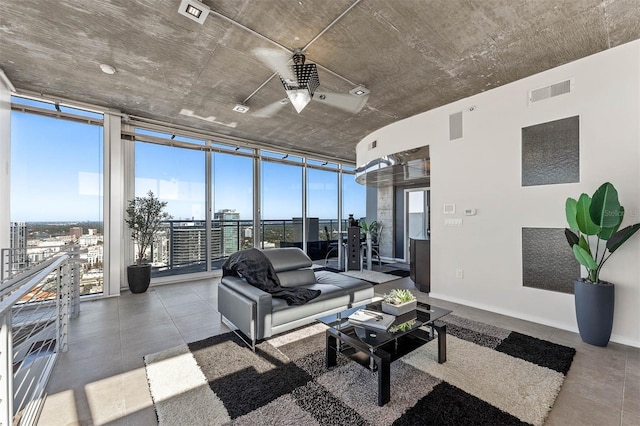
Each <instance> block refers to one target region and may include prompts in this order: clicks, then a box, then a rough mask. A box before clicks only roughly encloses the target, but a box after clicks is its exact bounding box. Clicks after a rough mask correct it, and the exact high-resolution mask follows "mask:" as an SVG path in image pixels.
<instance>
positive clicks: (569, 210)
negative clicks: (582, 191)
mask: <svg viewBox="0 0 640 426" xmlns="http://www.w3.org/2000/svg"><path fill="white" fill-rule="evenodd" d="M564 211H565V213H566V214H567V222H568V223H569V228H571V229H573V230H574V231H579V230H580V228H578V222H577V220H576V216H577V215H578V202H577V201H576V200H574V199H573V198H571V197H569V198H567V201H566V202H565V204H564Z"/></svg>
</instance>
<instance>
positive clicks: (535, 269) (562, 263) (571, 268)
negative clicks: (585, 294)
mask: <svg viewBox="0 0 640 426" xmlns="http://www.w3.org/2000/svg"><path fill="white" fill-rule="evenodd" d="M579 277H580V264H579V263H578V261H577V260H576V259H575V257H574V256H573V251H572V250H571V249H570V248H569V244H567V240H566V239H565V237H564V228H522V285H523V286H525V287H533V288H540V289H543V290H551V291H560V292H563V293H570V294H573V280H574V279H576V278H579Z"/></svg>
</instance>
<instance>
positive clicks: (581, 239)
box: [578, 235, 593, 257]
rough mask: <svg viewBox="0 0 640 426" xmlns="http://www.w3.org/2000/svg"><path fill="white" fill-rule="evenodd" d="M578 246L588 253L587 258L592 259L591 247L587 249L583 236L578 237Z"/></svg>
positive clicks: (587, 245)
mask: <svg viewBox="0 0 640 426" xmlns="http://www.w3.org/2000/svg"><path fill="white" fill-rule="evenodd" d="M578 245H579V246H580V247H582V248H583V249H584V251H586V252H587V253H589V256H591V257H593V255H592V254H591V247H589V242H588V241H587V239H586V238H585V237H584V235H580V241H579V242H578Z"/></svg>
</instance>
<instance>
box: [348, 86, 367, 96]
mask: <svg viewBox="0 0 640 426" xmlns="http://www.w3.org/2000/svg"><path fill="white" fill-rule="evenodd" d="M370 92H371V91H370V90H369V89H367V88H366V87H364V86H363V85H359V86H358V87H354V88H353V89H351V90H349V93H351V94H352V95H354V96H365V95H368V94H369V93H370Z"/></svg>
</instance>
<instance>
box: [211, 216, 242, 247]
mask: <svg viewBox="0 0 640 426" xmlns="http://www.w3.org/2000/svg"><path fill="white" fill-rule="evenodd" d="M213 219H214V225H213V226H214V228H217V227H219V228H220V229H221V231H222V232H221V237H222V241H221V246H222V255H223V256H224V257H227V256H229V255H231V254H233V253H235V252H237V251H238V249H239V247H240V246H239V244H238V243H239V241H240V239H239V236H240V235H239V234H240V227H239V226H238V222H237V221H238V220H240V213H238V212H236V211H235V210H232V209H222V210H218V211H217V212H216V213H214V215H213Z"/></svg>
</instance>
